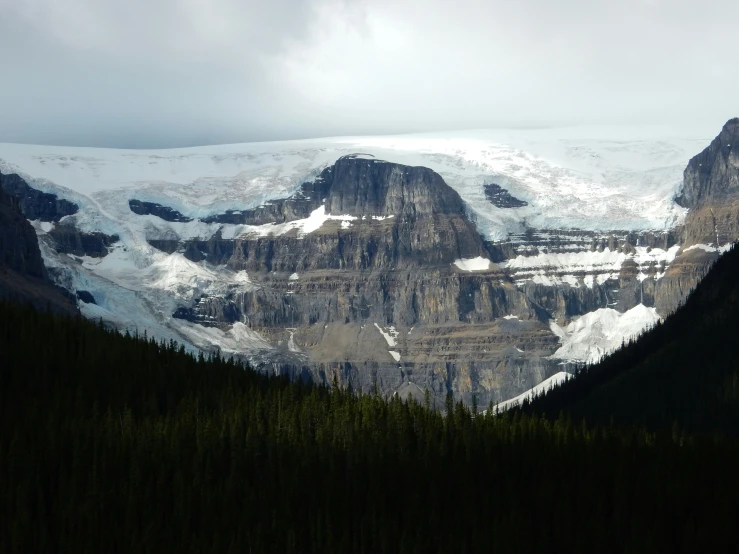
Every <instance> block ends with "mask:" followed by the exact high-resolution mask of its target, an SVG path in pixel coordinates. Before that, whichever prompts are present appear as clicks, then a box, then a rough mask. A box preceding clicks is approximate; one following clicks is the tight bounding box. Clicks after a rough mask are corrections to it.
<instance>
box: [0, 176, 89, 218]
mask: <svg viewBox="0 0 739 554" xmlns="http://www.w3.org/2000/svg"><path fill="white" fill-rule="evenodd" d="M0 188H2V189H3V190H4V191H5V192H6V193H7V194H9V195H10V196H14V197H16V198H18V200H19V206H20V210H21V212H22V213H23V215H25V216H26V217H27V218H28V219H30V220H31V221H34V220H40V221H59V220H60V219H61V218H63V217H64V216H67V215H72V214H74V213H77V210H78V209H79V207H78V206H77V204H75V203H74V202H70V201H69V200H64V199H63V198H58V197H57V196H56V195H55V194H49V193H46V192H41V191H40V190H36V189H34V188H31V187H30V186H28V183H26V181H25V180H24V179H23V178H21V177H20V176H19V175H16V174H14V173H11V174H9V175H3V174H2V173H0Z"/></svg>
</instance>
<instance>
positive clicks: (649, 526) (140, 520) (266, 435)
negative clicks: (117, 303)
mask: <svg viewBox="0 0 739 554" xmlns="http://www.w3.org/2000/svg"><path fill="white" fill-rule="evenodd" d="M0 353H1V354H0V356H2V363H0V552H18V553H20V552H23V553H26V552H75V553H88V552H89V553H94V554H99V553H101V552H106V553H108V554H114V553H118V552H136V553H147V552H151V553H156V554H161V553H162V552H178V553H187V552H197V553H210V552H213V553H220V552H227V553H232V552H233V553H237V552H239V553H240V552H250V553H262V552H282V553H298V552H303V553H306V552H316V553H322V554H323V553H332V552H337V553H338V552H341V553H347V552H366V553H373V554H375V553H406V552H408V553H415V552H418V553H433V552H439V553H444V554H448V553H449V552H506V553H515V552H572V553H577V552H588V553H590V552H600V553H611V552H612V553H622V552H633V553H638V552H649V553H653V552H668V551H669V552H691V553H692V552H700V551H724V550H725V549H726V546H727V545H733V544H736V541H737V539H739V535H738V532H739V531H738V529H737V526H736V521H737V517H739V508H738V506H737V502H736V495H735V491H736V490H737V487H739V473H737V472H736V463H737V460H738V459H739V451H738V449H737V444H736V442H734V441H727V440H721V441H716V440H709V439H699V438H692V437H689V436H682V435H681V434H680V433H675V434H674V436H673V434H672V433H665V434H652V433H648V432H645V431H643V430H623V429H621V430H617V429H615V428H610V427H605V426H602V427H599V428H595V427H590V428H588V427H586V426H584V425H581V424H573V422H572V420H570V419H568V418H560V419H557V420H556V421H548V420H546V419H543V418H540V417H538V416H535V415H534V416H531V415H526V414H521V413H518V412H517V413H515V414H510V415H505V416H502V417H496V416H494V415H492V411H489V412H488V413H487V414H486V415H480V414H477V413H476V412H475V409H474V408H473V409H472V410H469V409H467V408H466V407H465V406H463V405H462V404H456V405H455V404H453V401H452V399H451V397H449V399H448V402H447V406H446V409H447V412H448V415H447V416H446V417H442V415H441V414H440V413H439V412H437V411H434V410H433V409H430V408H429V406H424V404H423V403H421V404H417V403H414V402H413V401H410V402H407V403H405V402H403V401H401V400H400V399H398V398H397V397H395V398H393V399H391V400H389V401H388V400H385V399H383V398H381V397H379V396H377V395H374V394H370V395H358V394H355V393H352V392H351V391H347V390H342V389H339V388H338V387H334V389H333V390H329V389H326V388H320V387H314V386H311V385H306V384H302V383H290V382H288V381H286V380H284V379H280V378H267V377H264V376H260V375H258V374H256V373H254V372H251V371H249V370H245V369H244V368H242V367H241V366H239V365H237V364H233V363H231V362H229V361H225V360H222V359H220V358H213V359H203V358H202V357H200V358H194V357H192V356H190V355H188V354H187V353H185V352H184V351H183V350H182V349H181V348H179V347H178V346H177V345H175V344H157V343H156V342H153V341H151V340H145V339H144V338H136V337H130V336H121V335H119V334H118V333H116V332H113V331H108V330H105V329H104V328H102V327H100V326H96V325H95V324H94V323H91V322H89V321H86V320H84V319H82V318H77V319H68V318H64V317H60V316H54V315H49V314H43V313H37V312H35V311H33V310H32V309H30V308H26V307H20V306H17V305H14V304H8V303H2V302H0Z"/></svg>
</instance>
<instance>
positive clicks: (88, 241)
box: [49, 224, 118, 258]
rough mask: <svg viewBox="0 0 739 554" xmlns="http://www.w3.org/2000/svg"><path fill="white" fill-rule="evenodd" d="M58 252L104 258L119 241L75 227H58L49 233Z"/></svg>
mask: <svg viewBox="0 0 739 554" xmlns="http://www.w3.org/2000/svg"><path fill="white" fill-rule="evenodd" d="M49 236H50V237H51V238H52V239H53V240H54V244H55V249H56V251H57V252H62V253H64V254H74V255H75V256H91V257H93V258H102V257H105V256H107V254H108V248H109V247H110V246H112V245H113V244H115V243H116V242H117V241H118V237H117V236H115V235H113V236H110V235H106V234H104V233H97V232H95V233H83V232H81V231H79V230H77V228H76V227H75V226H74V225H64V224H59V225H56V226H55V227H54V228H53V229H51V230H50V231H49Z"/></svg>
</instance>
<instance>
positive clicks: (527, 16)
mask: <svg viewBox="0 0 739 554" xmlns="http://www.w3.org/2000/svg"><path fill="white" fill-rule="evenodd" d="M737 19H739V3H737V2H734V1H732V0H705V1H703V2H701V3H696V2H694V1H693V0H691V1H685V0H622V1H621V2H612V1H609V2H604V1H600V0H589V1H585V0H562V1H560V2H550V1H546V0H521V1H519V2H511V1H510V0H507V1H500V0H492V1H477V0H457V1H456V2H449V1H448V0H425V1H419V0H376V1H373V0H366V1H363V0H356V1H348V0H312V1H309V0H270V1H265V0H246V1H244V0H241V1H238V0H125V1H124V0H21V1H18V0H0V76H1V77H0V78H1V79H2V83H1V84H0V141H17V142H44V143H55V144H85V145H101V146H121V147H163V146H182V145H191V144H205V143H219V142H235V141H245V140H272V139H278V138H302V137H308V136H326V135H337V134H365V133H393V132H410V131H421V130H444V129H460V128H472V127H475V128H479V127H500V126H507V127H510V126H513V127H519V126H549V125H570V124H612V123H630V124H633V123H684V122H687V123H692V122H706V121H708V122H714V121H715V122H716V124H717V125H718V124H720V123H721V122H722V121H723V120H725V119H727V118H728V117H731V116H734V115H737V114H739V96H737V94H736V91H737V90H739V75H738V74H737V72H736V71H735V70H734V67H735V61H734V57H735V51H734V50H735V49H734V48H733V46H734V44H735V23H734V22H735V21H737Z"/></svg>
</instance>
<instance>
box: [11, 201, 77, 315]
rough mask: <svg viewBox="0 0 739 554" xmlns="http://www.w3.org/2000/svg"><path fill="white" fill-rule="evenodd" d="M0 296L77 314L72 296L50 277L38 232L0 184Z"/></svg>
mask: <svg viewBox="0 0 739 554" xmlns="http://www.w3.org/2000/svg"><path fill="white" fill-rule="evenodd" d="M0 297H3V298H11V299H14V300H17V301H21V302H29V303H31V304H33V305H34V306H36V307H37V308H39V309H50V310H52V311H56V312H63V313H74V312H75V305H74V302H73V300H72V299H70V298H69V296H68V295H66V294H65V293H64V291H62V290H60V289H59V288H57V287H56V286H54V285H53V284H52V283H51V282H50V281H49V280H48V278H47V274H46V269H45V267H44V262H43V260H42V258H41V251H40V249H39V245H38V240H37V238H36V232H35V231H34V229H33V227H32V226H31V224H30V223H29V222H28V221H27V220H26V218H25V217H24V216H23V214H22V213H21V203H20V201H19V200H18V199H17V198H16V197H14V196H11V195H9V194H7V193H6V192H5V190H4V189H3V188H2V187H0Z"/></svg>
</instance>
